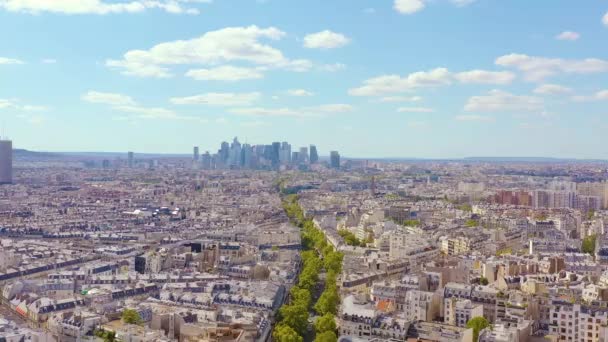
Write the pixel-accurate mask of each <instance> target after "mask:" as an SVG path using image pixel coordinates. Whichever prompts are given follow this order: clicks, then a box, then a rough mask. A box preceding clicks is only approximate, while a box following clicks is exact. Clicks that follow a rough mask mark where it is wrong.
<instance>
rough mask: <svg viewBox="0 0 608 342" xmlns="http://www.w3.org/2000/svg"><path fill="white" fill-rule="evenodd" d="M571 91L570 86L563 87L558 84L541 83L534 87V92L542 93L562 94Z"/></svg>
mask: <svg viewBox="0 0 608 342" xmlns="http://www.w3.org/2000/svg"><path fill="white" fill-rule="evenodd" d="M571 92H572V89H571V88H568V87H564V86H562V85H559V84H548V83H547V84H542V85H540V86H538V87H536V89H534V93H536V94H542V95H562V94H569V93H571Z"/></svg>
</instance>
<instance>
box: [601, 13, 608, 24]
mask: <svg viewBox="0 0 608 342" xmlns="http://www.w3.org/2000/svg"><path fill="white" fill-rule="evenodd" d="M602 22H603V23H604V25H606V26H608V12H606V14H604V18H602Z"/></svg>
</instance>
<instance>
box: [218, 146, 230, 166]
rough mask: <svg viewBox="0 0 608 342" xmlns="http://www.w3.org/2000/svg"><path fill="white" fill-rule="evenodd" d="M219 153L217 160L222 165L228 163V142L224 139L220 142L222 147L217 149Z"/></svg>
mask: <svg viewBox="0 0 608 342" xmlns="http://www.w3.org/2000/svg"><path fill="white" fill-rule="evenodd" d="M218 154H219V162H220V163H221V164H222V165H228V158H229V157H230V144H228V143H227V142H226V141H223V142H222V147H221V148H220V150H219V151H218Z"/></svg>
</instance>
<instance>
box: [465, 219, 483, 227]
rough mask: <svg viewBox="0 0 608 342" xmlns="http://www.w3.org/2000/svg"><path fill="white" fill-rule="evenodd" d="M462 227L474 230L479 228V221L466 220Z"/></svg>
mask: <svg viewBox="0 0 608 342" xmlns="http://www.w3.org/2000/svg"><path fill="white" fill-rule="evenodd" d="M464 225H465V226H466V227H468V228H475V227H478V226H479V221H477V220H473V219H471V220H467V221H466V222H465V223H464Z"/></svg>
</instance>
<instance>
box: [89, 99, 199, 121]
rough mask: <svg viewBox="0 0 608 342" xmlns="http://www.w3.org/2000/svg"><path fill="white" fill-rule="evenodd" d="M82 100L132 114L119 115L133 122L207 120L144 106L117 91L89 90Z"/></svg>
mask: <svg viewBox="0 0 608 342" xmlns="http://www.w3.org/2000/svg"><path fill="white" fill-rule="evenodd" d="M81 98H82V100H83V101H86V102H90V103H98V104H105V105H108V106H110V108H111V109H113V110H116V111H121V112H124V113H129V114H134V115H133V116H126V117H121V118H120V120H123V121H132V122H135V120H136V119H170V120H181V121H196V122H206V121H207V120H205V119H202V118H198V117H194V116H183V115H179V114H177V113H176V112H175V111H173V110H171V109H166V108H162V107H145V106H142V105H140V104H139V103H137V101H135V100H133V98H132V97H130V96H128V95H124V94H118V93H102V92H98V91H89V92H87V93H86V94H84V95H82V97H81Z"/></svg>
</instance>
